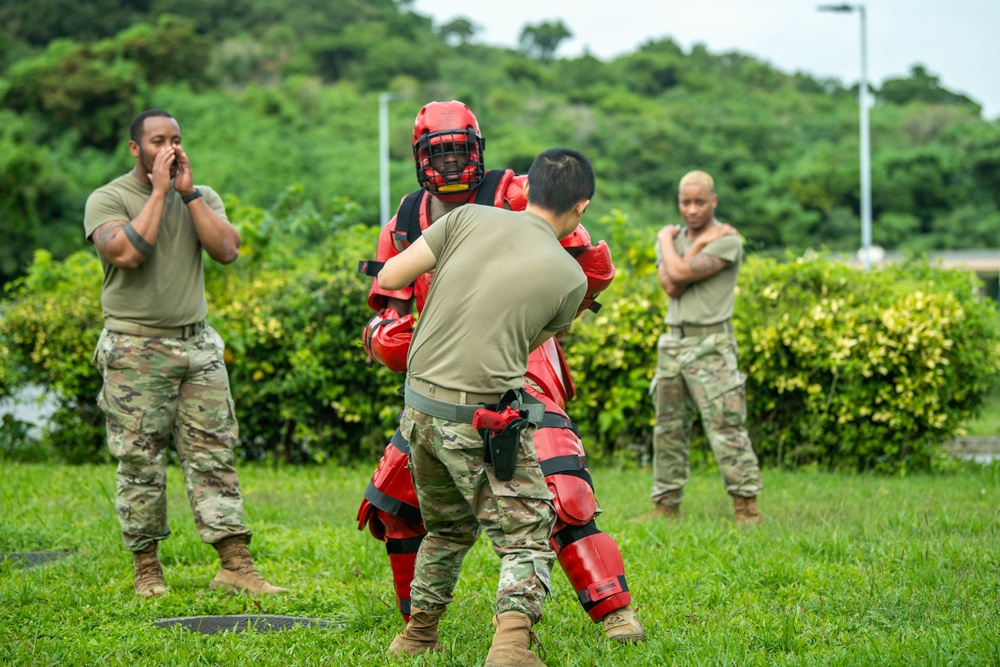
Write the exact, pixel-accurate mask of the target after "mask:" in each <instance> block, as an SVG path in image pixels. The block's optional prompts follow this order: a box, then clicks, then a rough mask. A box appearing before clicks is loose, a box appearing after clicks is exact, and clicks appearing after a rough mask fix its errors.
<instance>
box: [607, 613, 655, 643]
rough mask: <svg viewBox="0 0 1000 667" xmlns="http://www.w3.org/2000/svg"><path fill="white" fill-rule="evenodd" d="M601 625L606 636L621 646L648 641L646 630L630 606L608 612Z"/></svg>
mask: <svg viewBox="0 0 1000 667" xmlns="http://www.w3.org/2000/svg"><path fill="white" fill-rule="evenodd" d="M601 623H602V624H603V630H604V636H605V637H607V638H608V639H613V640H615V641H616V642H619V643H621V644H636V643H638V642H641V641H645V640H646V629H645V628H644V627H642V623H640V622H639V617H638V616H636V615H635V611H634V610H633V609H632V605H630V604H629V605H625V606H624V607H622V608H621V609H615V610H614V611H610V612H608V613H607V614H606V615H605V616H604V618H602V619H601Z"/></svg>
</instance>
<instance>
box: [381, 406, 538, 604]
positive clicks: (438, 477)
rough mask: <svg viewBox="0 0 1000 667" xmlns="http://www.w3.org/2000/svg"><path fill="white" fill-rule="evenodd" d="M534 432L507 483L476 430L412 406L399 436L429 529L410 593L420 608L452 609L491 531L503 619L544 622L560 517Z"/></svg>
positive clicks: (525, 437) (525, 436)
mask: <svg viewBox="0 0 1000 667" xmlns="http://www.w3.org/2000/svg"><path fill="white" fill-rule="evenodd" d="M530 431H531V429H525V430H524V431H523V432H522V435H521V448H520V452H519V454H518V460H517V467H516V471H515V474H514V478H513V479H511V480H508V481H500V480H498V479H496V478H495V477H494V476H493V468H492V466H489V465H487V464H486V463H485V462H484V460H483V453H484V447H483V440H482V438H481V437H480V435H479V433H478V432H477V431H476V430H475V429H473V428H472V427H471V426H470V425H468V424H461V423H457V422H451V421H446V420H444V419H439V418H437V417H431V416H430V415H427V414H424V413H423V412H420V411H418V410H415V409H413V408H411V407H410V406H407V407H406V409H405V411H404V412H403V418H402V420H401V422H400V432H401V433H402V435H403V436H404V437H405V438H407V439H408V440H409V441H410V470H411V472H412V473H413V481H414V485H415V486H416V490H417V499H418V501H419V503H420V513H421V514H422V515H423V519H424V528H426V529H427V536H426V537H424V540H423V542H422V543H421V544H420V550H419V551H418V552H417V560H416V566H415V572H414V577H413V584H412V585H411V589H410V592H411V599H412V604H413V606H414V607H416V608H418V609H427V610H434V609H443V608H444V607H445V606H447V605H448V604H449V603H450V602H451V600H452V594H453V592H454V590H455V584H456V582H457V581H458V574H459V571H460V570H461V567H462V560H463V558H465V554H466V553H468V551H469V549H470V548H472V545H473V544H474V543H475V542H476V539H477V538H478V537H479V534H480V532H482V531H485V532H486V534H487V535H488V536H489V537H490V539H491V540H492V541H493V550H494V551H495V552H496V554H497V555H498V556H500V559H501V561H500V578H499V582H498V584H497V597H496V613H497V614H500V613H503V612H505V611H518V612H521V613H523V614H527V615H528V616H530V617H531V619H532V621H533V622H536V623H537V622H538V621H539V620H541V617H542V603H543V602H544V600H545V596H546V595H547V594H548V591H549V576H550V574H551V571H552V562H553V561H554V560H555V553H554V552H553V551H552V548H551V547H550V546H549V543H548V539H549V534H550V533H551V532H552V526H553V525H554V523H555V519H556V514H555V509H554V508H553V506H552V494H551V493H550V492H549V490H548V488H547V486H546V484H545V478H544V477H543V476H542V471H541V468H539V467H538V460H537V458H536V456H535V447H534V445H533V444H532V440H531V433H530Z"/></svg>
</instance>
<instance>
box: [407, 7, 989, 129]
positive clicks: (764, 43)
mask: <svg viewBox="0 0 1000 667" xmlns="http://www.w3.org/2000/svg"><path fill="white" fill-rule="evenodd" d="M823 1H825V2H828V3H829V2H833V1H834V0H701V1H700V2H689V1H688V2H681V1H679V0H474V1H471V2H470V1H469V0H465V1H464V2H456V1H455V0H416V2H415V3H414V9H415V11H417V13H420V14H424V15H427V16H431V17H432V18H433V19H434V23H435V25H441V24H443V23H446V22H448V21H450V20H451V19H453V18H456V17H458V16H464V17H466V18H468V19H469V20H471V21H472V22H473V23H475V24H477V25H479V26H480V27H481V28H482V31H481V32H480V33H479V34H478V36H477V39H478V41H481V42H486V43H488V44H496V45H502V46H516V45H517V42H518V37H519V36H520V34H521V29H522V28H523V27H524V26H525V25H526V24H532V25H534V24H538V23H540V22H542V21H554V20H556V19H559V20H561V21H562V22H563V25H565V26H566V27H567V28H568V29H569V31H570V32H572V33H573V38H572V39H570V40H566V42H564V44H563V45H562V46H561V47H560V49H559V51H558V53H557V55H559V56H564V57H571V56H575V55H579V54H581V53H583V52H584V50H585V49H586V50H589V52H590V53H592V54H593V55H595V56H597V57H598V58H601V59H602V60H607V59H609V58H612V57H614V56H616V55H620V54H623V53H631V52H632V51H635V50H636V48H638V47H639V46H640V45H641V44H643V43H644V42H646V41H648V40H650V39H659V38H663V37H670V38H672V39H673V40H674V41H676V42H677V43H678V44H680V45H681V47H682V48H683V49H684V50H685V51H689V50H690V48H691V46H692V45H694V44H697V43H701V44H704V45H705V46H706V47H707V48H708V49H709V51H711V52H712V53H716V54H718V53H724V52H726V51H740V52H742V53H746V54H749V55H752V56H754V57H756V58H758V59H760V60H763V61H765V62H769V63H771V64H772V65H773V66H775V67H777V68H778V69H780V70H782V71H784V72H787V73H793V72H796V71H803V72H806V73H809V74H811V75H813V76H816V77H820V78H825V77H832V78H836V79H839V80H840V81H842V82H843V83H845V84H846V85H851V84H853V83H856V82H857V81H858V80H859V79H860V78H861V24H860V18H859V13H858V12H852V13H833V12H820V11H818V10H817V6H818V5H819V4H822V2H823ZM837 4H840V3H839V2H838V3H837ZM852 4H857V3H852ZM864 4H865V7H866V16H867V26H868V78H869V80H870V81H871V82H872V83H873V84H874V85H875V86H879V85H880V84H881V83H882V81H883V80H885V79H887V78H893V77H903V76H908V75H909V73H910V69H911V67H912V66H913V65H915V64H922V65H924V66H925V67H926V68H927V70H928V71H929V72H930V73H931V74H934V75H936V76H938V77H940V83H941V85H943V86H944V87H945V88H947V89H948V90H951V91H953V92H957V93H962V94H964V95H967V96H968V97H970V98H972V99H973V100H975V101H976V102H978V103H979V104H980V105H982V107H983V115H984V116H985V117H986V118H990V119H996V118H997V117H998V116H1000V0H948V1H942V0H868V1H867V2H865V3H864Z"/></svg>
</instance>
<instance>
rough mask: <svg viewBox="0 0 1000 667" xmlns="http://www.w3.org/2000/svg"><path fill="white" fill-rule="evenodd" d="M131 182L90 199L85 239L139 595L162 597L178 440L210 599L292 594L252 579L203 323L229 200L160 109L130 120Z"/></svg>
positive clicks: (227, 428) (216, 369)
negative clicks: (98, 269) (96, 274)
mask: <svg viewBox="0 0 1000 667" xmlns="http://www.w3.org/2000/svg"><path fill="white" fill-rule="evenodd" d="M129 136H130V141H129V150H130V151H131V153H132V157H133V158H134V159H135V162H134V165H133V167H132V169H131V171H129V172H128V173H127V174H124V175H123V176H120V177H118V178H116V179H115V180H113V181H111V182H110V183H108V184H107V185H104V186H102V187H100V188H98V189H97V190H95V191H94V192H93V193H92V194H91V195H90V197H88V199H87V207H86V212H85V213H84V223H83V224H84V233H85V234H86V238H87V240H88V241H90V242H91V243H93V244H94V247H95V248H96V249H97V252H98V255H99V256H100V259H101V265H102V267H103V269H104V286H103V289H102V292H101V305H102V309H103V311H104V330H103V331H102V332H101V337H100V339H99V340H98V342H97V348H96V350H95V352H94V362H95V364H96V365H97V368H98V369H99V370H100V372H101V376H102V377H103V378H104V385H103V386H102V387H101V392H100V394H99V395H98V398H97V404H98V405H99V406H100V408H101V409H102V410H103V411H104V413H105V416H106V420H105V421H106V425H107V432H108V433H107V438H108V449H109V450H110V451H111V454H112V456H114V457H115V458H116V459H117V460H118V473H117V498H116V502H115V505H116V508H117V511H118V520H119V523H120V525H121V532H122V541H123V542H124V543H125V547H126V548H127V549H128V550H129V551H131V552H132V556H133V560H134V563H135V592H136V595H139V596H140V597H144V598H148V597H153V596H156V595H162V594H164V593H166V592H167V589H166V584H165V583H164V580H163V568H162V567H161V565H160V561H159V559H158V557H157V553H156V552H157V544H158V543H159V542H160V541H162V540H165V539H167V538H168V537H169V536H170V527H169V526H168V524H167V496H166V484H167V454H168V452H167V448H168V447H169V446H170V442H171V440H173V443H174V446H175V448H176V449H177V454H178V456H179V458H180V463H181V470H182V471H183V473H184V481H185V484H186V486H187V489H188V498H189V500H190V503H191V509H192V510H193V512H194V518H195V527H196V528H197V530H198V536H199V537H200V538H201V540H202V541H203V542H206V543H208V544H211V545H213V546H214V547H215V548H216V550H217V551H218V553H219V558H220V560H221V561H222V567H221V569H220V571H219V573H218V574H217V575H216V576H215V578H214V579H213V580H212V581H211V583H210V584H209V586H210V587H211V588H212V589H217V588H221V589H223V590H227V591H232V592H235V591H246V592H248V593H251V594H255V593H264V594H276V593H287V592H288V591H287V590H286V589H284V588H279V587H277V586H272V585H271V584H270V583H268V582H267V581H265V580H264V579H263V578H262V577H261V576H260V575H259V574H258V573H257V571H256V570H255V568H254V565H253V562H252V561H251V559H250V553H249V551H248V549H247V545H248V544H249V542H250V537H251V532H250V529H249V528H247V526H246V525H245V524H244V523H243V498H242V495H241V493H240V485H239V480H238V479H237V476H236V468H235V455H234V452H233V448H234V447H235V445H236V438H237V437H238V434H239V427H238V424H237V421H236V414H235V410H234V407H233V399H232V395H231V393H230V391H229V375H228V372H227V370H226V363H225V361H223V350H224V347H225V345H224V343H223V341H222V338H221V337H220V336H219V334H218V333H217V332H216V331H215V329H213V328H212V327H211V326H208V325H207V324H206V322H205V315H206V313H207V310H208V306H207V303H206V300H205V278H204V265H203V259H202V251H203V250H204V252H206V253H207V254H208V256H209V257H211V258H212V259H213V260H215V261H217V262H219V263H221V264H229V263H230V262H233V261H235V260H236V258H237V257H238V256H239V247H240V234H239V232H238V231H237V230H236V228H235V227H233V225H232V224H230V222H229V220H227V219H226V209H225V207H224V206H223V204H222V199H221V198H220V197H219V195H217V194H216V193H215V191H213V190H212V189H211V188H209V187H207V186H204V185H202V186H198V187H195V184H194V177H193V175H192V168H191V160H190V159H189V158H188V155H187V153H186V152H185V150H184V148H183V147H182V143H181V128H180V125H179V124H178V123H177V121H176V120H175V119H174V117H173V116H171V115H170V114H168V113H167V112H166V111H161V110H159V109H153V110H149V111H144V112H143V113H141V114H139V115H138V116H136V118H135V119H134V120H133V121H132V124H131V127H130V133H129Z"/></svg>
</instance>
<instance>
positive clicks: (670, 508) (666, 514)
mask: <svg viewBox="0 0 1000 667" xmlns="http://www.w3.org/2000/svg"><path fill="white" fill-rule="evenodd" d="M653 518H657V519H679V518H681V506H680V505H664V504H663V503H656V507H654V508H653Z"/></svg>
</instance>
